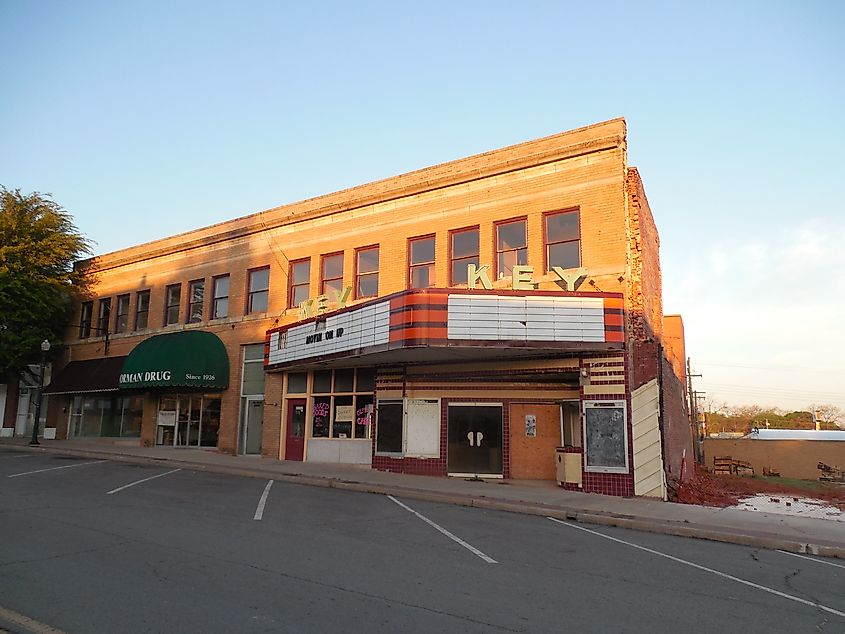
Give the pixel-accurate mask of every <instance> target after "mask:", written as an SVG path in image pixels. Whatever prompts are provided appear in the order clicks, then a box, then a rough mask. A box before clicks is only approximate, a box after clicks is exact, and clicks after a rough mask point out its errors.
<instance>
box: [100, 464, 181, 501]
mask: <svg viewBox="0 0 845 634" xmlns="http://www.w3.org/2000/svg"><path fill="white" fill-rule="evenodd" d="M177 471H181V469H173V470H171V471H165V472H164V473H159V474H158V475H154V476H152V477H149V478H144V479H143V480H138V481H137V482H130V483H129V484H124V485H123V486H122V487H117V488H116V489H112V490H111V491H108V492H107V493H106V495H111V494H112V493H117V492H118V491H123V489H128V488H129V487H134V486H135V485H136V484H141V483H142V482H149V481H150V480H155V479H156V478H163V477H164V476H166V475H170V474H171V473H176V472H177Z"/></svg>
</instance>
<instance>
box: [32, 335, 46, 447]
mask: <svg viewBox="0 0 845 634" xmlns="http://www.w3.org/2000/svg"><path fill="white" fill-rule="evenodd" d="M49 351H50V342H49V341H47V340H46V339H45V340H44V341H42V342H41V373H40V374H39V375H38V391H37V392H36V393H35V420H34V421H33V423H32V440H30V441H29V444H30V445H40V444H41V443H39V442H38V421H39V420H40V419H41V392H42V390H43V389H44V366H45V365H46V364H47V353H48V352H49Z"/></svg>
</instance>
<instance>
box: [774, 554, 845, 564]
mask: <svg viewBox="0 0 845 634" xmlns="http://www.w3.org/2000/svg"><path fill="white" fill-rule="evenodd" d="M778 552H779V553H783V554H784V555H791V556H792V557H798V558H800V559H806V560H807V561H815V562H816V563H817V564H825V565H826V566H836V567H837V568H845V566H843V565H842V564H835V563H833V562H832V561H824V560H822V559H815V558H814V557H807V556H806V555H799V554H798V553H790V552H787V551H785V550H779V551H778Z"/></svg>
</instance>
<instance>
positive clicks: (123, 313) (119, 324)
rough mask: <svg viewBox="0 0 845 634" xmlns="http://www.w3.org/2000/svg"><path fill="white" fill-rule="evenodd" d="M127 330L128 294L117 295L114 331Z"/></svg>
mask: <svg viewBox="0 0 845 634" xmlns="http://www.w3.org/2000/svg"><path fill="white" fill-rule="evenodd" d="M127 330H129V295H118V296H117V317H116V318H115V320H114V331H115V332H126V331H127Z"/></svg>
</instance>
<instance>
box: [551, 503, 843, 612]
mask: <svg viewBox="0 0 845 634" xmlns="http://www.w3.org/2000/svg"><path fill="white" fill-rule="evenodd" d="M546 519H550V520H552V521H553V522H557V523H558V524H563V525H564V526H569V527H570V528H577V529H578V530H579V531H584V532H585V533H590V534H591V535H596V536H597V537H602V538H604V539H609V540H610V541H612V542H617V543H619V544H625V545H626V546H630V547H631V548H637V549H639V550H644V551H645V552H647V553H651V554H652V555H657V556H658V557H665V558H666V559H671V560H672V561H675V562H678V563H679V564H684V565H685V566H690V567H692V568H696V569H698V570H703V571H704V572H709V573H711V574H714V575H716V576H718V577H722V578H724V579H730V580H731V581H736V582H737V583H741V584H742V585H745V586H749V587H751V588H756V589H757V590H762V591H763V592H768V593H769V594H774V595H775V596H778V597H781V598H783V599H789V600H790V601H795V602H797V603H803V604H804V605H809V606H810V607H813V608H818V609H819V610H823V611H824V612H829V613H830V614H835V615H836V616H841V617H843V618H845V612H840V611H839V610H835V609H834V608H829V607H827V606H826V605H822V604H821V603H814V602H813V601H807V600H806V599H802V598H801V597H796V596H793V595H791V594H786V593H785V592H781V591H780V590H775V589H774V588H768V587H766V586H761V585H760V584H758V583H754V582H753V581H746V580H745V579H740V578H739V577H734V576H733V575H729V574H727V573H726V572H720V571H718V570H713V569H712V568H707V567H706V566H701V565H699V564H696V563H693V562H691V561H687V560H686V559H681V558H680V557H674V556H672V555H667V554H666V553H662V552H660V551H659V550H654V549H652V548H646V547H645V546H640V545H639V544H634V543H632V542H626V541H625V540H624V539H617V538H616V537H611V536H610V535H605V534H604V533H599V532H598V531H593V530H590V529H589V528H584V527H583V526H576V525H575V524H570V523H569V522H564V521H563V520H559V519H557V518H555V517H547V518H546Z"/></svg>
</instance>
